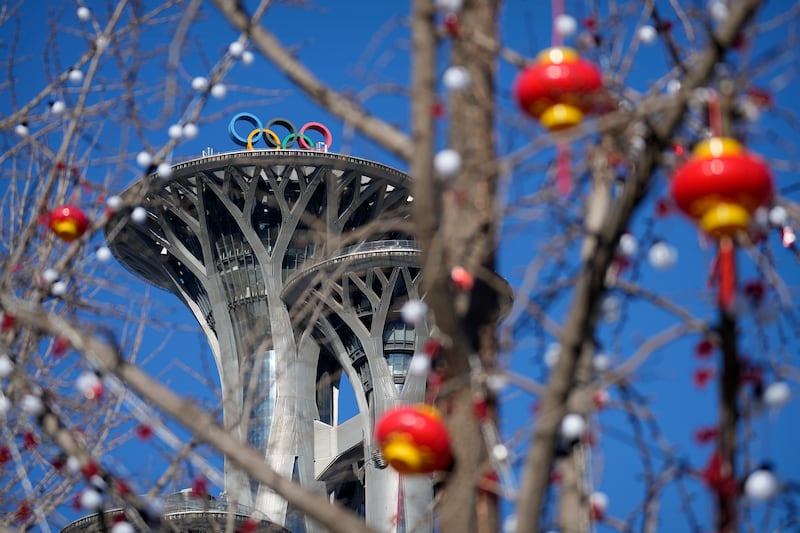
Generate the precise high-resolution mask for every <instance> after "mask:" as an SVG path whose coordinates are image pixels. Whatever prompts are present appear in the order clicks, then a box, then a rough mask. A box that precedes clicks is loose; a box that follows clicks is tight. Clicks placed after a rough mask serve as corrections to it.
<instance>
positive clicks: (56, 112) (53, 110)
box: [50, 100, 67, 115]
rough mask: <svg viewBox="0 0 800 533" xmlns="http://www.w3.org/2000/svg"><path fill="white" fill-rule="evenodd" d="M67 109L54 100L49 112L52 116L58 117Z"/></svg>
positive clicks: (64, 105) (60, 102)
mask: <svg viewBox="0 0 800 533" xmlns="http://www.w3.org/2000/svg"><path fill="white" fill-rule="evenodd" d="M66 108H67V106H66V104H64V102H62V101H61V100H56V101H55V102H53V103H51V104H50V112H51V113H52V114H54V115H60V114H61V113H63V112H64V110H65V109H66Z"/></svg>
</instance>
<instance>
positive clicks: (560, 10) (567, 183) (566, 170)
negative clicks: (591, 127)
mask: <svg viewBox="0 0 800 533" xmlns="http://www.w3.org/2000/svg"><path fill="white" fill-rule="evenodd" d="M552 9H553V35H552V43H553V47H554V48H555V47H557V46H562V45H563V44H564V33H563V32H562V31H561V29H560V28H558V27H557V23H558V20H559V17H561V16H562V15H563V14H564V0H552ZM571 174H572V172H571V169H570V163H569V144H568V143H567V142H566V141H558V143H557V144H556V188H557V189H558V192H559V193H560V194H561V195H562V196H566V195H568V194H569V193H570V191H571V190H572V175H571Z"/></svg>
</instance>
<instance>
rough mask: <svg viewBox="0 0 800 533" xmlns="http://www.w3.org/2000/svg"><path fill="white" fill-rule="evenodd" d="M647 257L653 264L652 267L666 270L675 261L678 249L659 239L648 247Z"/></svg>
mask: <svg viewBox="0 0 800 533" xmlns="http://www.w3.org/2000/svg"><path fill="white" fill-rule="evenodd" d="M647 259H648V261H650V264H651V265H653V268H656V269H658V270H667V269H668V268H672V266H673V265H674V264H675V261H677V260H678V251H677V250H676V249H675V248H674V247H673V246H671V245H669V244H667V243H665V242H662V241H659V242H657V243H655V244H654V245H653V246H651V247H650V250H649V251H648V252H647Z"/></svg>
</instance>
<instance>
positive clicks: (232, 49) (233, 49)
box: [228, 41, 244, 59]
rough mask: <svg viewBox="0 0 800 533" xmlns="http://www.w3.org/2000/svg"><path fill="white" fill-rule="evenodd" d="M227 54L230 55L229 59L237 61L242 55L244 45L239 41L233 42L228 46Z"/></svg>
mask: <svg viewBox="0 0 800 533" xmlns="http://www.w3.org/2000/svg"><path fill="white" fill-rule="evenodd" d="M228 53H229V54H230V55H231V57H235V58H236V59H239V58H240V57H242V54H243V53H244V45H243V44H242V43H240V42H239V41H233V42H232V43H231V44H229V45H228Z"/></svg>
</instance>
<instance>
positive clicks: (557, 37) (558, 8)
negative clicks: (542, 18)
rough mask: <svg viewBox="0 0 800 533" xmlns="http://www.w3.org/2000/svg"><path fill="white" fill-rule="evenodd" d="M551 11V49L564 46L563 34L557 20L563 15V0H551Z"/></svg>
mask: <svg viewBox="0 0 800 533" xmlns="http://www.w3.org/2000/svg"><path fill="white" fill-rule="evenodd" d="M552 10H553V29H552V32H553V35H552V43H553V47H556V46H561V45H563V44H564V35H563V32H562V31H561V29H560V28H559V27H558V18H559V17H560V16H561V15H563V14H564V0H552Z"/></svg>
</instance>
